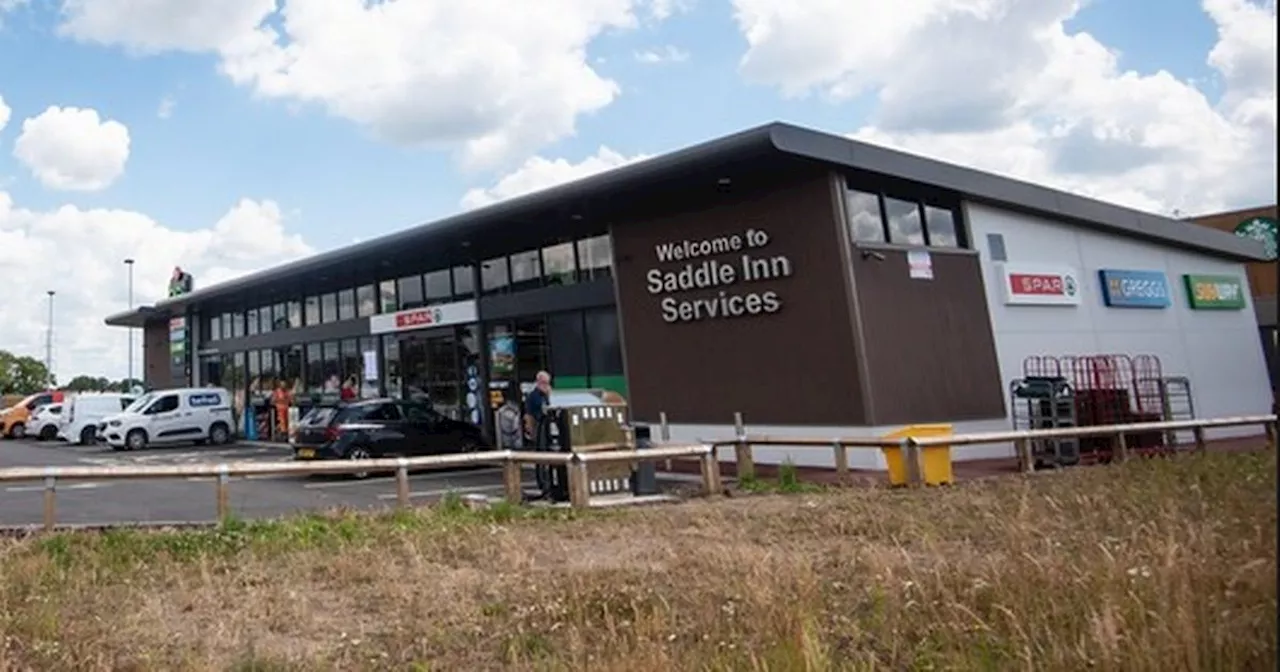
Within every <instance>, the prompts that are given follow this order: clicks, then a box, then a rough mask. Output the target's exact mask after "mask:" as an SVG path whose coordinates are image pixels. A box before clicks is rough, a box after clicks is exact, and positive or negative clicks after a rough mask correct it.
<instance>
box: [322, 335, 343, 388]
mask: <svg viewBox="0 0 1280 672" xmlns="http://www.w3.org/2000/svg"><path fill="white" fill-rule="evenodd" d="M323 352H324V379H323V380H324V391H325V392H326V393H331V392H337V391H338V390H339V389H340V388H341V387H342V360H341V359H340V358H339V355H338V342H337V341H329V342H327V343H325V344H324V351H323Z"/></svg>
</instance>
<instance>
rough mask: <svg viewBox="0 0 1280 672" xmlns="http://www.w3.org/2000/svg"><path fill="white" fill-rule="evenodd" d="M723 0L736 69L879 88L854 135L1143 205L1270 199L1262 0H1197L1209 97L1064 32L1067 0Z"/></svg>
mask: <svg viewBox="0 0 1280 672" xmlns="http://www.w3.org/2000/svg"><path fill="white" fill-rule="evenodd" d="M733 2H734V7H735V10H736V12H735V16H736V19H737V22H738V25H739V28H740V29H741V30H742V32H743V34H744V35H745V36H746V39H747V42H748V50H747V52H746V54H745V55H744V57H743V59H742V62H741V71H742V74H743V76H744V77H746V78H747V79H749V80H751V81H754V82H757V83H764V84H768V85H772V86H776V87H778V88H779V89H780V90H781V91H782V92H783V93H784V95H788V96H804V95H808V94H812V93H819V94H821V95H822V96H824V97H826V98H828V99H831V100H843V99H847V98H849V97H852V96H856V95H859V94H863V93H873V94H875V95H876V96H877V100H876V103H877V104H876V106H875V109H874V112H873V114H872V117H871V119H870V123H868V124H867V125H865V126H863V127H862V128H860V129H858V130H857V131H856V132H855V133H854V134H853V135H854V136H855V137H858V138H861V139H866V140H870V141H873V142H877V143H880V144H886V145H892V146H896V147H899V148H903V149H906V150H908V151H913V152H917V153H920V154H926V155H930V156H934V157H938V158H942V159H946V160H951V161H956V162H959V163H964V164H968V165H974V166H977V167H981V168H984V169H987V170H992V171H995V172H1000V173H1006V174H1011V175H1014V176H1017V177H1020V178H1023V179H1028V180H1031V181H1034V182H1040V183H1044V184H1049V185H1052V186H1055V187H1059V188H1065V189H1070V190H1074V191H1080V192H1084V193H1087V194H1091V195H1093V196H1096V197H1098V198H1102V199H1105V200H1110V201H1114V202H1119V203H1124V204H1127V205H1131V206H1134V207H1139V208H1144V209H1149V210H1160V211H1164V212H1170V211H1172V210H1174V209H1178V210H1181V211H1184V212H1193V211H1206V210H1214V209H1219V208H1227V207H1235V206H1241V205H1252V204H1255V203H1257V202H1274V199H1275V194H1276V190H1275V182H1276V155H1275V143H1276V88H1275V87H1276V83H1275V80H1276V66H1275V62H1276V40H1275V33H1274V31H1273V27H1274V24H1275V5H1274V3H1270V4H1268V5H1266V6H1265V7H1264V6H1263V5H1260V4H1258V3H1256V2H1249V1H1247V0H1205V2H1204V6H1205V9H1206V11H1207V12H1208V14H1209V16H1210V18H1212V19H1213V21H1214V22H1215V23H1216V24H1217V25H1218V27H1219V42H1218V44H1217V45H1216V46H1215V47H1214V48H1213V50H1212V52H1210V54H1208V55H1207V59H1208V63H1209V65H1210V66H1211V67H1213V68H1214V69H1215V70H1216V71H1217V72H1219V73H1221V76H1222V79H1223V84H1224V87H1225V93H1224V95H1223V96H1222V97H1221V99H1220V100H1217V101H1213V100H1210V99H1209V98H1208V97H1207V96H1206V95H1205V94H1204V93H1203V92H1202V91H1201V90H1200V89H1197V88H1196V86H1195V85H1193V84H1192V83H1189V82H1184V81H1180V80H1178V79H1177V78H1175V77H1174V76H1172V75H1171V74H1169V73H1167V72H1164V71H1159V72H1153V73H1138V72H1132V71H1124V70H1122V69H1121V68H1120V67H1119V64H1118V56H1117V54H1116V53H1115V52H1114V51H1113V50H1111V49H1109V48H1108V47H1107V46H1106V45H1103V44H1101V43H1099V42H1098V41H1097V40H1096V39H1095V38H1094V37H1093V36H1091V35H1089V34H1087V33H1081V32H1074V33H1073V32H1069V31H1068V30H1067V29H1066V27H1065V23H1066V22H1067V21H1068V20H1069V19H1071V18H1072V17H1074V16H1075V14H1076V13H1077V11H1079V9H1080V6H1081V2H1079V1H1078V0H901V1H900V2H899V3H897V5H895V11H894V12H888V13H885V12H881V11H876V10H877V8H879V7H880V5H879V4H877V3H874V2H870V1H869V0H814V1H813V2H809V3H806V4H805V11H803V12H800V11H795V10H794V9H793V7H794V3H789V2H782V1H781V0H733ZM921 44H927V45H946V46H945V48H930V49H921V48H920V47H919V45H921Z"/></svg>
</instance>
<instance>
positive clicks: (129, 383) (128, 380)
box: [124, 258, 133, 392]
mask: <svg viewBox="0 0 1280 672" xmlns="http://www.w3.org/2000/svg"><path fill="white" fill-rule="evenodd" d="M124 265H125V266H127V267H129V312H133V259H132V258H130V259H125V260H124ZM128 329H129V373H128V375H126V376H125V379H124V383H125V389H124V392H129V391H130V390H132V389H133V327H132V326H130V327H129V328H128Z"/></svg>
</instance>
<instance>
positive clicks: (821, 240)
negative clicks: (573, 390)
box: [612, 170, 864, 425]
mask: <svg viewBox="0 0 1280 672" xmlns="http://www.w3.org/2000/svg"><path fill="white" fill-rule="evenodd" d="M788 173H791V175H792V177H788V178H783V177H774V178H771V179H770V181H769V183H768V185H767V186H758V185H757V186H753V187H751V188H744V187H740V185H739V184H737V183H736V182H735V185H734V188H735V193H734V194H733V195H727V194H718V193H715V191H714V190H713V189H710V188H708V189H707V190H706V192H705V195H703V196H701V199H702V200H701V202H691V203H686V204H679V205H677V204H671V205H669V206H668V207H666V208H665V209H666V210H667V213H666V214H665V215H653V216H645V217H637V218H635V219H633V220H629V221H626V222H619V223H615V224H614V226H613V230H612V233H613V245H614V259H615V264H616V268H617V272H618V279H617V288H618V304H619V311H620V314H621V321H622V327H623V346H624V349H625V354H626V363H627V379H628V389H629V390H630V402H631V404H632V409H633V413H634V414H635V416H636V417H637V418H642V419H646V420H654V419H656V418H657V417H658V413H659V412H663V411H665V412H666V413H667V416H668V419H669V420H670V421H671V422H680V423H714V424H727V423H729V422H732V420H733V414H734V412H736V411H740V412H742V413H743V415H744V418H745V419H746V421H747V422H748V423H750V424H756V425H761V424H779V425H857V424H861V422H862V420H863V415H864V414H863V409H862V401H861V398H860V394H859V387H858V378H857V369H856V366H857V364H856V361H857V360H856V358H855V356H854V341H853V326H852V320H851V318H850V310H849V302H848V298H849V297H848V291H847V289H846V288H847V273H846V267H845V266H844V265H843V263H842V261H841V254H840V251H839V250H840V248H839V247H838V238H837V235H838V233H837V228H836V220H835V214H834V205H833V201H832V195H831V191H830V182H829V181H828V176H827V174H826V173H825V171H819V170H811V171H807V172H804V173H801V174H796V173H795V172H793V171H781V170H780V171H778V175H780V176H781V175H786V174H788ZM748 229H754V230H757V231H763V232H766V233H767V235H768V236H769V242H768V244H767V245H765V246H763V247H760V248H758V249H747V250H742V251H735V252H730V253H726V254H721V255H716V256H712V257H700V258H697V259H693V260H691V261H676V262H669V263H660V262H659V261H658V260H657V256H656V250H655V247H656V246H659V245H662V244H665V243H679V242H680V241H684V240H688V241H702V240H710V239H716V238H723V237H727V236H733V235H739V236H743V237H744V238H745V232H746V231H747V230H748ZM743 252H746V253H749V254H751V255H752V256H753V257H755V258H757V259H774V258H776V257H785V259H786V262H782V261H776V262H774V263H773V268H774V269H775V270H777V271H779V273H781V272H782V271H783V270H784V269H785V267H786V265H787V263H789V265H790V270H791V275H790V276H789V277H785V278H781V279H770V280H759V281H753V282H744V281H741V280H739V281H738V282H735V283H734V284H732V285H730V286H727V287H720V288H711V289H695V290H692V291H684V292H675V293H672V294H666V293H662V294H660V295H654V294H651V293H650V292H649V290H648V285H647V275H646V274H647V273H648V271H649V270H650V269H655V268H656V269H661V270H662V271H673V272H678V271H679V270H680V269H682V268H683V267H684V266H685V264H686V263H693V264H694V265H695V266H698V265H700V264H701V263H702V262H703V261H706V260H709V259H710V260H715V261H717V262H721V263H724V264H727V265H730V266H731V267H732V268H733V269H734V273H735V274H736V275H737V277H738V278H739V279H740V278H741V277H742V276H741V273H742V258H741V257H742V254H743ZM726 272H727V271H726ZM721 291H724V292H725V296H727V297H731V296H744V297H746V296H747V295H749V294H751V295H755V296H756V297H758V298H754V299H751V298H744V299H743V300H742V302H736V301H735V303H734V306H735V307H736V308H739V309H740V308H743V307H745V306H746V305H747V304H746V303H745V302H746V301H751V302H752V305H753V306H754V307H755V308H756V309H757V310H759V309H762V307H767V305H768V304H769V302H770V301H771V300H772V299H771V297H770V296H769V293H774V294H773V295H772V296H773V297H776V299H777V300H778V301H779V304H780V305H779V308H778V310H777V311H776V312H773V313H769V314H755V315H749V316H742V317H729V318H705V319H700V320H694V321H683V322H682V321H676V322H668V321H665V320H664V312H663V303H662V301H663V299H664V298H665V297H667V296H670V297H672V298H674V299H675V300H676V301H680V302H683V301H692V300H704V301H705V300H711V301H712V302H714V301H715V300H716V299H717V298H718V297H719V295H720V292H721ZM702 305H703V306H704V308H705V306H706V304H702Z"/></svg>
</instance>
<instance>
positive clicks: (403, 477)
mask: <svg viewBox="0 0 1280 672" xmlns="http://www.w3.org/2000/svg"><path fill="white" fill-rule="evenodd" d="M397 462H398V463H399V465H400V466H398V467H396V504H398V505H399V506H400V508H402V509H407V508H409V507H410V506H411V502H410V501H409V460H406V459H405V458H403V457H402V458H400V459H399V460H397Z"/></svg>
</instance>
